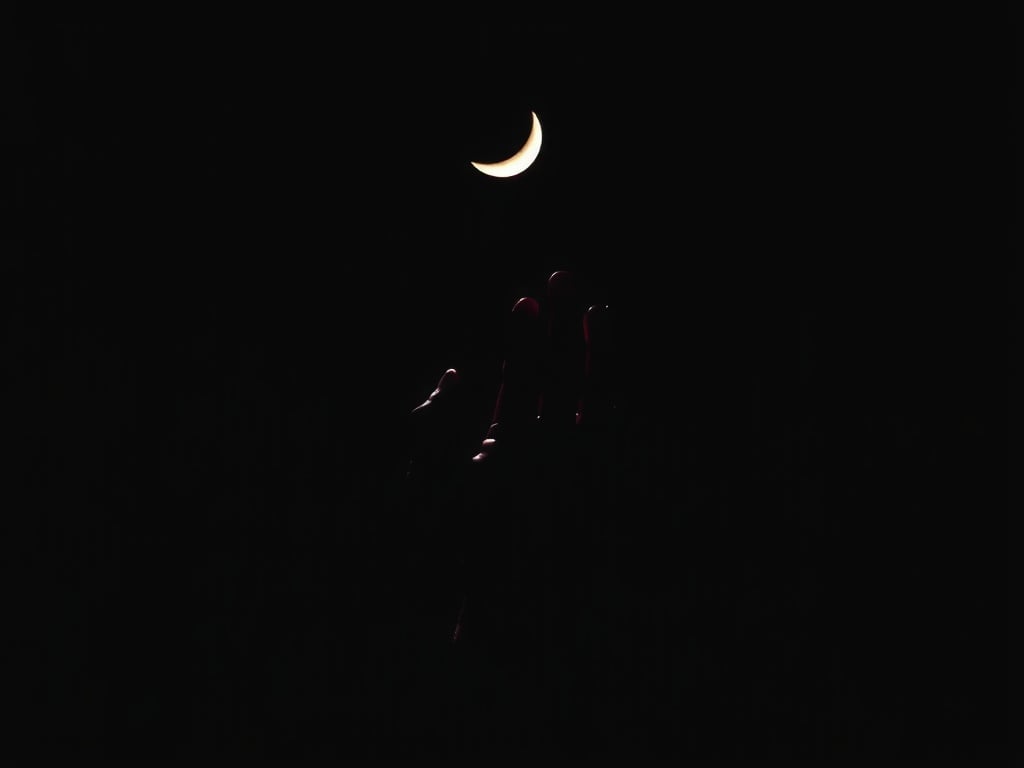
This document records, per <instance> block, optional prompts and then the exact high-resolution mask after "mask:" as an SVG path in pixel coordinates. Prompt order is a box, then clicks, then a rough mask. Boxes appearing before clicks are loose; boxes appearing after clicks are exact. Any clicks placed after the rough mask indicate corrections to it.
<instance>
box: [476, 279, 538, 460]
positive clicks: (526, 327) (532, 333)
mask: <svg viewBox="0 0 1024 768" xmlns="http://www.w3.org/2000/svg"><path fill="white" fill-rule="evenodd" d="M540 320H541V318H540V306H539V304H538V303H537V301H536V299H533V298H531V297H529V296H524V297H523V298H521V299H519V300H518V301H517V302H516V303H515V306H513V308H512V315H511V317H510V318H509V325H508V334H507V341H506V352H505V360H504V362H503V363H502V369H501V384H500V385H499V388H498V394H497V397H496V398H495V402H494V411H493V414H492V417H491V427H490V429H489V430H488V432H487V436H486V437H485V438H484V440H483V443H482V444H481V446H480V451H479V453H477V455H476V456H474V457H473V461H474V462H477V463H482V462H485V461H487V460H489V459H490V458H491V457H493V456H494V454H495V453H496V451H497V450H498V446H499V444H500V445H502V446H503V447H504V446H506V445H518V444H519V443H521V441H522V440H523V439H524V438H525V436H526V435H527V434H529V433H530V432H531V431H532V429H533V427H534V422H535V421H536V419H537V403H538V399H539V397H540V386H541V379H540V339H541V323H540Z"/></svg>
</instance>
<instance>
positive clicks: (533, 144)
mask: <svg viewBox="0 0 1024 768" xmlns="http://www.w3.org/2000/svg"><path fill="white" fill-rule="evenodd" d="M530 114H531V115H532V116H533V126H532V127H531V128H530V135H529V136H527V137H526V143H525V144H523V146H522V147H520V148H519V151H518V152H516V153H515V154H514V155H512V157H509V158H506V159H504V160H501V161H499V162H497V163H473V162H471V163H470V165H472V166H473V167H474V168H476V169H477V170H478V171H480V173H485V174H487V175H488V176H494V177H496V178H499V179H505V178H508V177H509V176H515V175H516V174H519V173H522V172H523V171H525V170H526V169H527V168H529V167H530V166H531V165H533V161H534V160H536V159H537V155H539V154H540V142H541V130H540V120H539V119H538V118H537V113H536V112H531V113H530Z"/></svg>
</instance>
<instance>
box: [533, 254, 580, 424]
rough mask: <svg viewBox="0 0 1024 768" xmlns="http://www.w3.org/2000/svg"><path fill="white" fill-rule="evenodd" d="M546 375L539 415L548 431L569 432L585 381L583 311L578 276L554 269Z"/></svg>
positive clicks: (548, 305) (550, 283)
mask: <svg viewBox="0 0 1024 768" xmlns="http://www.w3.org/2000/svg"><path fill="white" fill-rule="evenodd" d="M545 308H546V318H545V319H546V329H545V330H546V334H547V335H546V339H545V344H544V353H545V357H544V377H543V385H542V391H541V395H540V404H539V414H538V415H539V416H540V418H541V421H542V423H543V426H544V427H545V428H546V429H547V430H549V431H556V432H563V433H564V432H566V431H568V430H570V429H571V428H572V427H573V426H574V425H575V423H576V413H577V410H578V408H579V399H580V393H581V387H582V383H583V370H584V344H583V312H582V306H581V305H580V299H579V295H578V291H577V286H576V279H575V276H574V275H573V274H572V273H571V272H568V271H566V270H559V271H557V272H554V273H553V274H552V275H551V276H550V277H549V278H548V281H547V301H546V305H545Z"/></svg>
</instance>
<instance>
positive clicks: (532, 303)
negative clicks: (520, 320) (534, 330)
mask: <svg viewBox="0 0 1024 768" xmlns="http://www.w3.org/2000/svg"><path fill="white" fill-rule="evenodd" d="M512 315H513V316H515V317H528V318H534V317H539V316H540V304H538V303H537V300H536V299H534V298H531V297H530V296H523V297H522V298H521V299H519V300H518V301H517V302H516V303H515V305H513V307H512Z"/></svg>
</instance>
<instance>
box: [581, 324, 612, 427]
mask: <svg viewBox="0 0 1024 768" xmlns="http://www.w3.org/2000/svg"><path fill="white" fill-rule="evenodd" d="M616 330H617V329H616V327H615V318H614V317H613V315H612V311H611V308H610V307H608V306H607V305H603V304H602V305H594V306H591V307H590V308H589V309H588V310H587V311H586V314H584V316H583V340H584V364H583V376H584V380H583V386H582V394H581V396H580V408H579V413H578V416H577V420H576V422H577V425H578V426H579V427H580V428H582V429H587V430H589V429H591V428H598V427H601V426H604V425H607V424H608V423H609V422H610V420H611V418H612V414H613V411H614V410H615V406H616V403H615V398H616V394H617V388H618V382H617V374H618V365H619V361H618V349H617V339H616Z"/></svg>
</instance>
